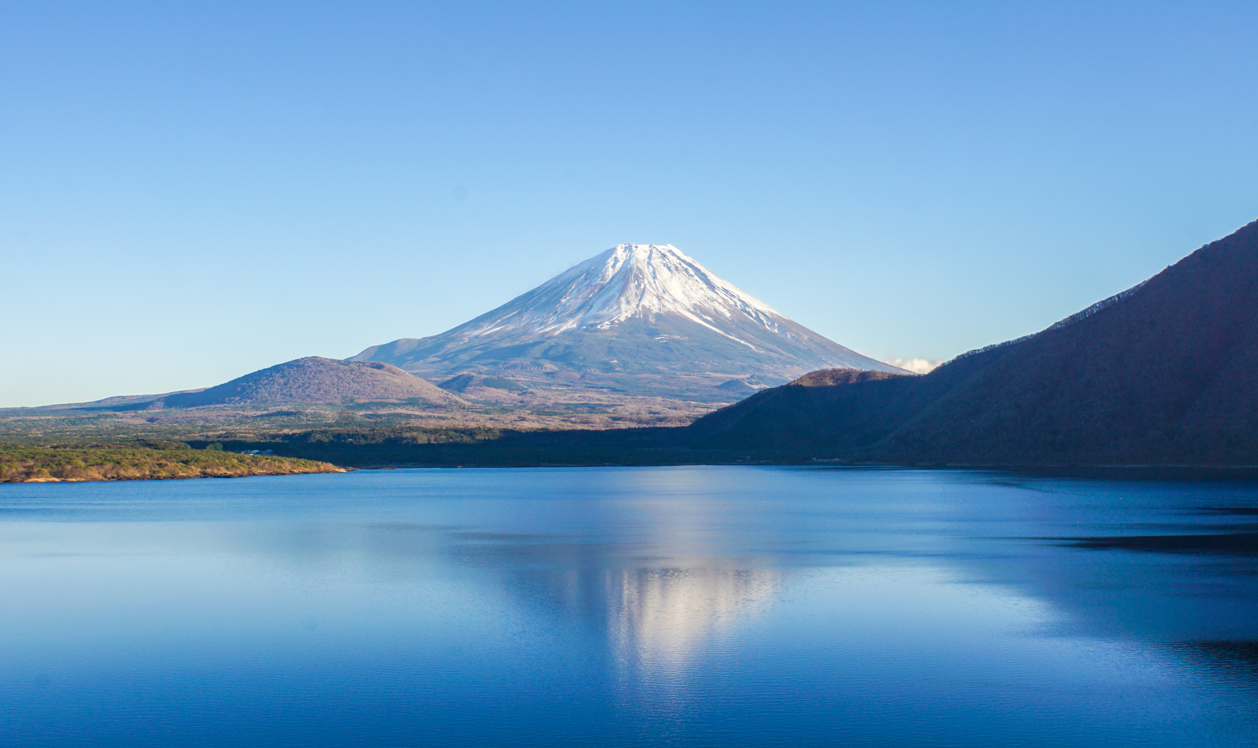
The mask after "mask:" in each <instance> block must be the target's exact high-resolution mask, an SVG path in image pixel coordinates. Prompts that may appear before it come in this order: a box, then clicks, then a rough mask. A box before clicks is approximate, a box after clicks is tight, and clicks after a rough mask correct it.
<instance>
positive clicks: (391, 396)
mask: <svg viewBox="0 0 1258 748" xmlns="http://www.w3.org/2000/svg"><path fill="white" fill-rule="evenodd" d="M415 399H417V400H419V401H422V402H424V403H431V404H433V405H455V404H460V403H462V400H460V399H459V398H458V397H456V396H454V395H451V394H450V393H448V392H446V391H444V390H442V389H440V388H438V387H437V386H436V385H434V384H432V383H431V382H428V381H425V380H423V379H420V378H419V377H417V376H414V375H413V374H408V373H407V372H405V371H402V370H401V369H399V368H397V367H396V366H389V365H388V364H381V363H355V362H349V361H337V360H334V359H330V358H320V357H318V356H310V357H308V358H299V359H296V360H295V361H288V362H286V363H283V364H278V365H276V366H272V367H270V368H267V369H262V370H260V371H255V372H253V373H252V374H246V375H245V376H243V377H240V378H238V379H233V380H231V381H230V382H226V383H224V384H220V385H218V386H217V387H210V388H209V389H204V390H199V391H195V392H177V393H173V394H170V395H164V396H162V397H160V398H159V399H158V400H159V401H160V403H161V404H162V406H163V407H166V408H195V407H200V406H206V405H275V404H280V403H348V402H371V401H381V400H398V401H401V400H415Z"/></svg>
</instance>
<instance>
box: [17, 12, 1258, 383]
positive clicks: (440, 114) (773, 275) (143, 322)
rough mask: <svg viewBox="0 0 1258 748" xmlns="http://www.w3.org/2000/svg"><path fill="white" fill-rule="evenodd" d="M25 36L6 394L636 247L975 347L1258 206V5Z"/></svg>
mask: <svg viewBox="0 0 1258 748" xmlns="http://www.w3.org/2000/svg"><path fill="white" fill-rule="evenodd" d="M4 18H5V20H4V22H3V23H2V24H0V93H2V94H3V99H2V101H0V255H2V265H0V267H2V268H3V283H4V286H3V287H4V292H3V294H2V295H0V314H3V319H4V321H5V323H6V324H5V333H4V335H3V336H0V358H2V360H3V367H2V369H0V406H13V405H36V404H46V403H51V402H67V401H79V400H88V399H95V398H99V397H105V396H108V395H115V394H135V393H145V392H163V391H169V390H176V389H186V388H192V387H199V386H207V385H212V384H216V383H219V382H222V381H225V380H227V379H231V378H233V377H236V376H239V375H241V374H244V373H247V372H249V371H252V370H255V369H258V368H262V367H265V366H269V365H272V364H275V363H279V362H281V361H285V360H288V359H292V358H296V357H299V356H305V355H323V356H331V357H345V356H349V355H352V354H355V353H357V352H358V351H360V350H361V349H363V348H365V347H367V346H369V345H373V344H377V343H383V342H387V341H389V340H393V339H395V338H398V337H420V336H424V335H431V334H435V333H438V332H441V331H443V330H446V329H448V328H450V327H453V326H454V325H456V324H459V323H461V322H463V321H466V320H467V319H470V318H471V317H473V316H476V315H477V314H480V313H482V312H484V311H487V310H488V309H490V308H492V307H494V306H497V305H498V304H500V303H502V302H505V301H507V300H509V299H510V298H512V297H514V296H516V295H518V294H519V293H522V292H524V291H526V290H528V289H530V288H532V287H533V286H535V285H537V284H539V283H541V282H542V281H544V280H546V279H547V278H549V277H550V276H552V275H554V274H555V273H558V272H560V271H562V270H564V269H565V268H567V267H569V266H571V265H572V264H574V263H576V262H578V261H580V260H583V259H585V258H587V257H590V256H593V255H594V254H596V253H598V252H600V251H602V250H604V249H606V248H608V247H610V246H613V245H615V244H617V243H620V242H639V243H647V242H653V243H672V244H674V245H676V246H677V247H679V248H681V249H682V250H683V251H685V252H686V253H688V254H690V255H691V256H693V257H695V258H696V259H698V260H699V261H700V262H702V263H704V264H705V265H707V266H708V268H710V269H711V270H713V271H714V272H716V273H718V274H719V275H721V276H722V277H724V278H726V279H727V280H729V281H731V282H732V283H734V284H735V285H737V286H739V287H741V288H743V289H744V290H746V291H748V292H749V293H751V294H753V295H755V296H757V297H758V298H760V299H762V300H763V301H765V302H766V303H768V304H770V305H771V306H773V307H775V308H776V309H778V310H779V311H781V312H783V313H785V314H786V315H787V316H789V317H791V318H793V319H795V320H796V321H798V322H800V323H802V324H804V325H806V326H808V327H811V328H813V329H815V330H817V331H818V332H821V333H822V334H825V335H827V336H828V337H830V338H832V339H834V340H836V341H837V342H839V343H842V344H844V345H847V346H849V347H851V348H855V349H857V350H859V351H861V352H863V353H867V354H869V355H872V356H875V357H878V358H884V359H885V358H889V357H892V356H897V357H902V358H908V357H922V358H928V359H944V358H950V357H952V356H954V355H956V354H958V353H961V352H963V351H965V350H968V349H972V348H976V347H979V346H983V345H987V344H990V343H994V342H998V341H1001V340H1005V339H1008V338H1013V337H1017V336H1020V335H1024V334H1026V333H1029V332H1034V331H1036V330H1038V329H1041V328H1043V327H1045V326H1047V325H1049V324H1051V323H1052V322H1054V321H1056V320H1057V319H1060V318H1062V317H1064V316H1067V315H1069V314H1071V313H1073V312H1075V311H1078V310H1079V309H1081V308H1083V307H1086V306H1087V305H1089V304H1091V303H1092V302H1094V301H1097V300H1099V299H1101V298H1103V297H1105V296H1108V295H1111V294H1113V293H1116V292H1118V291H1121V290H1123V289H1124V288H1127V287H1129V286H1131V285H1133V284H1135V283H1137V282H1139V281H1140V280H1142V279H1144V278H1146V277H1148V276H1150V275H1153V274H1155V273H1157V272H1159V271H1160V270H1162V269H1163V268H1164V267H1165V266H1166V265H1168V264H1170V263H1173V262H1175V261H1177V260H1178V259H1179V258H1180V257H1182V256H1183V255H1185V254H1187V253H1189V252H1191V251H1192V250H1193V249H1195V248H1197V247H1199V246H1200V245H1202V244H1204V243H1206V242H1208V241H1210V240H1213V239H1215V238H1218V237H1220V236H1223V235H1225V234H1227V233H1230V232H1231V231H1232V230H1234V229H1236V228H1239V227H1240V226H1242V225H1244V224H1245V223H1247V222H1249V221H1251V220H1254V219H1255V218H1258V179H1255V176H1256V175H1258V95H1256V94H1258V90H1256V89H1258V55H1254V54H1253V37H1252V30H1253V29H1254V28H1255V26H1256V22H1258V4H1256V3H1253V2H1243V3H1196V4H1188V3H1181V4H1158V3H1149V2H1142V3H1103V4H1098V3H1078V4H1070V3H1052V4H1049V3H1044V4H1040V5H1034V6H1033V5H1031V4H1015V3H972V4H966V3H946V4H945V3H888V4H873V3H853V4H839V3H788V4H783V3H738V2H722V3H689V4H677V3H649V2H636V3H573V4H567V3H535V2H530V3H476V2H466V3H450V4H444V5H437V4H420V3H361V4H356V3H315V2H299V3H174V2H161V3H151V4H140V3H122V2H111V3H56V2H47V3H42V2H41V3H5V4H4ZM1117 355H1121V354H1117Z"/></svg>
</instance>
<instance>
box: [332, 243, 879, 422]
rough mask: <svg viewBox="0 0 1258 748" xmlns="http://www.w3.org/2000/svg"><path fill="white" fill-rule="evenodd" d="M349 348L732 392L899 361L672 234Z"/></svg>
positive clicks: (546, 379) (476, 368)
mask: <svg viewBox="0 0 1258 748" xmlns="http://www.w3.org/2000/svg"><path fill="white" fill-rule="evenodd" d="M349 360H351V361H378V362H382V363H388V364H393V365H394V366H398V367H400V368H402V369H405V370H407V371H410V372H413V373H415V374H418V375H420V376H423V377H426V378H429V379H434V380H440V379H441V378H445V377H457V378H458V379H459V381H460V386H466V385H467V383H468V381H469V376H470V377H477V376H480V377H488V378H491V381H501V380H502V378H504V377H505V378H508V379H509V380H511V381H512V382H514V383H523V384H527V385H533V386H536V385H543V384H551V385H554V386H567V387H572V386H576V387H588V388H596V389H612V390H619V391H623V392H629V393H632V394H651V395H663V396H670V397H688V398H694V397H699V398H703V399H712V398H716V399H726V400H728V399H731V398H730V397H729V395H731V394H739V393H743V392H747V393H749V392H751V391H753V390H754V389H757V388H760V387H763V386H767V385H772V384H778V383H781V382H785V381H787V380H790V379H793V378H795V377H797V376H799V375H801V374H804V373H805V372H809V371H813V370H815V369H822V368H848V369H864V370H875V371H886V372H897V373H903V372H901V370H900V369H897V368H895V367H893V366H891V365H889V364H885V363H883V362H881V361H876V360H874V359H872V358H869V357H866V356H862V355H861V354H859V353H856V352H855V351H852V350H850V349H848V348H844V347H843V346H841V345H839V344H838V343H835V342H833V341H831V340H828V339H827V338H825V337H823V336H822V335H820V334H818V333H816V332H813V331H812V330H809V329H808V328H806V327H804V326H803V325H800V324H798V323H796V322H793V321H791V320H789V319H787V318H786V317H784V316H782V315H781V314H779V313H778V312H776V311H774V310H773V309H771V308H770V307H769V306H768V305H766V304H765V303H763V302H761V301H759V300H757V299H754V298H752V297H751V296H749V295H747V294H746V293H744V292H742V291H740V290H739V289H738V288H736V287H735V286H734V285H733V284H731V283H729V282H728V281H725V280H723V279H722V278H720V277H718V276H717V275H715V274H714V273H712V272H711V271H709V270H708V269H707V268H705V267H703V265H700V264H699V263H698V262H697V261H696V260H694V259H693V258H691V257H689V256H687V255H686V254H685V253H683V252H682V251H681V250H679V249H677V248H676V247H674V246H672V245H671V244H663V245H656V244H621V245H618V246H616V247H613V248H612V249H609V250H607V251H606V252H603V253H601V254H599V255H597V256H596V257H593V258H591V259H589V260H587V261H585V262H583V263H581V264H579V265H577V266H575V267H573V268H571V269H569V270H568V271H566V272H563V273H560V274H559V275H557V276H555V277H554V278H552V279H550V280H549V281H547V282H545V283H543V284H542V285H540V286H538V287H537V288H535V289H533V290H532V291H529V292H528V293H525V294H523V295H521V296H519V297H517V298H515V299H513V300H511V301H509V302H507V303H506V304H503V305H502V306H500V307H498V308H497V309H494V310H493V311H490V312H487V313H485V314H482V315H481V316H479V317H477V318H476V319H473V320H471V321H470V322H466V323H464V324H462V325H459V326H458V327H455V328H453V329H451V330H448V331H446V332H443V333H441V334H440V335H434V336H432V337H427V338H402V339H400V340H395V341H393V342H391V343H386V344H384V345H378V346H372V347H371V348H368V349H366V350H365V351H363V352H362V353H359V354H358V355H357V356H354V357H352V358H351V359H349ZM452 381H453V380H452ZM490 386H491V387H492V386H493V385H492V384H490Z"/></svg>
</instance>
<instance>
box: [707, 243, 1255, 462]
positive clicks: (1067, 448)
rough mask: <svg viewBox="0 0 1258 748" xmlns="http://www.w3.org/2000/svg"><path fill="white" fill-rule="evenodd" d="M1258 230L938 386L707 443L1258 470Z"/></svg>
mask: <svg viewBox="0 0 1258 748" xmlns="http://www.w3.org/2000/svg"><path fill="white" fill-rule="evenodd" d="M1255 371H1258V222H1253V223H1250V224H1247V225H1246V226H1244V227H1242V228H1241V229H1239V230H1237V231H1236V232H1234V233H1232V234H1230V235H1229V236H1227V237H1224V238H1222V239H1219V240H1217V241H1215V242H1211V243H1209V244H1207V245H1205V246H1204V247H1202V248H1200V249H1198V250H1196V251H1195V252H1193V253H1191V254H1190V255H1188V256H1187V257H1185V258H1183V259H1182V260H1180V261H1179V262H1177V263H1175V264H1174V265H1172V266H1170V267H1168V268H1167V269H1166V270H1164V271H1162V272H1161V273H1158V274H1157V275H1155V276H1153V277H1152V278H1150V279H1149V280H1147V281H1145V282H1143V283H1141V284H1138V285H1136V286H1134V287H1132V288H1131V289H1128V290H1127V291H1124V292H1122V293H1120V294H1116V295H1115V296H1113V297H1110V298H1109V299H1106V300H1103V301H1101V302H1098V303H1097V304H1094V305H1092V306H1090V307H1088V308H1087V309H1085V310H1083V311H1081V312H1079V313H1077V314H1075V315H1071V316H1070V317H1067V318H1066V319H1064V320H1062V321H1061V322H1059V323H1056V324H1054V325H1051V326H1049V327H1048V328H1046V329H1044V330H1042V331H1040V332H1038V333H1035V334H1034V335H1030V336H1026V337H1023V338H1019V339H1016V340H1013V341H1008V342H1006V343H1003V344H998V345H995V346H989V347H987V348H982V349H978V350H976V351H972V352H969V353H966V354H962V355H961V356H958V357H957V358H955V359H953V360H952V361H950V362H948V363H947V364H945V365H943V366H941V367H939V368H938V369H936V370H935V371H932V372H931V373H929V374H927V375H924V376H921V377H913V378H907V377H905V378H894V379H891V380H887V381H876V382H845V383H839V384H836V385H834V386H829V387H824V386H823V387H781V388H777V389H776V390H772V391H767V392H761V393H758V394H756V395H753V396H752V397H750V398H748V399H747V400H744V401H742V402H740V403H737V404H735V405H733V406H730V407H728V408H725V409H723V410H720V411H717V412H715V413H712V414H710V415H708V416H705V417H703V418H701V419H699V420H698V421H696V422H695V424H694V425H693V426H692V427H691V436H692V437H693V438H694V439H695V440H696V443H700V444H707V445H711V446H721V447H724V448H749V449H750V448H755V447H757V446H758V445H759V446H760V447H762V448H765V449H769V450H778V451H790V452H795V453H798V454H809V455H813V456H825V457H831V458H840V459H850V460H858V461H873V462H890V463H897V464H906V463H908V464H912V463H925V464H993V465H999V464H1133V463H1140V462H1149V463H1152V464H1169V463H1173V462H1176V461H1182V462H1185V463H1188V464H1211V463H1217V464H1258V390H1256V389H1255V388H1254V387H1253V386H1252V382H1253V378H1254V372H1255Z"/></svg>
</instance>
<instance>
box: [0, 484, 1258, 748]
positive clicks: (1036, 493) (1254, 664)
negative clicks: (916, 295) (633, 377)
mask: <svg viewBox="0 0 1258 748" xmlns="http://www.w3.org/2000/svg"><path fill="white" fill-rule="evenodd" d="M1256 506H1258V486H1255V485H1245V484H1193V483H1113V482H1110V483H1105V482H1095V481H1083V480H1048V479H1017V478H1011V477H1009V476H1000V475H995V474H982V473H955V472H928V471H851V470H824V469H777V468H750V467H749V468H641V469H618V468H606V469H562V470H560V469H557V470H484V471H480V470H448V471H424V470H399V471H388V472H358V473H352V474H348V475H326V476H299V477H286V478H250V479H237V480H203V481H168V482H145V483H121V484H119V483H115V484H54V485H9V486H0V744H3V745H6V746H8V745H13V746H45V745H47V746H51V745H57V746H77V745H84V746H172V745H179V746H260V745H267V746H420V745H443V746H446V745H449V746H495V745H503V746H507V745H509V746H530V745H546V746H565V745H607V746H637V745H678V746H700V745H702V746H768V745H780V746H804V745H827V746H829V745H869V746H875V745H877V746H888V745H898V746H917V745H921V746H941V745H958V746H982V745H992V746H996V745H999V746H1007V745H1021V746H1041V745H1042V746H1094V745H1096V746H1099V745H1103V746H1107V747H1109V748H1113V747H1114V746H1127V745H1163V746H1198V745H1200V746H1204V745H1219V746H1235V745H1250V744H1255V743H1256V742H1258V558H1256V557H1255V556H1247V555H1243V554H1237V553H1227V552H1224V553H1217V552H1216V553H1204V552H1178V553H1166V552H1148V551H1132V550H1124V549H1091V548H1080V547H1072V546H1070V545H1069V544H1067V543H1063V542H1062V541H1061V540H1060V538H1063V537H1087V536H1122V535H1131V534H1145V535H1148V534H1168V535H1175V534H1194V533H1203V532H1215V531H1227V530H1247V529H1252V527H1250V525H1252V524H1253V522H1254V521H1255V520H1258V518H1255V517H1253V516H1247V515H1245V514H1244V513H1238V512H1234V511H1217V510H1218V509H1220V508H1223V509H1236V508H1246V507H1248V508H1253V507H1256Z"/></svg>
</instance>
